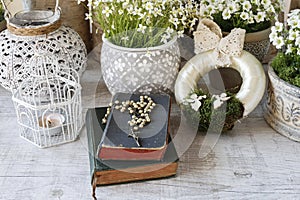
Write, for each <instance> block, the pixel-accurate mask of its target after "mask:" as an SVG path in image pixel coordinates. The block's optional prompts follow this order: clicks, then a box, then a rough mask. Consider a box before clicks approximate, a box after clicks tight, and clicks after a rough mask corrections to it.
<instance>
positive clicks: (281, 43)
mask: <svg viewBox="0 0 300 200" xmlns="http://www.w3.org/2000/svg"><path fill="white" fill-rule="evenodd" d="M286 23H287V27H285V26H284V24H283V23H281V22H276V23H275V26H272V28H271V34H270V41H271V43H272V44H273V45H274V46H275V47H276V49H281V50H283V51H284V53H285V54H294V55H296V54H297V55H300V9H296V10H292V11H291V12H290V13H289V14H288V18H287V22H286Z"/></svg>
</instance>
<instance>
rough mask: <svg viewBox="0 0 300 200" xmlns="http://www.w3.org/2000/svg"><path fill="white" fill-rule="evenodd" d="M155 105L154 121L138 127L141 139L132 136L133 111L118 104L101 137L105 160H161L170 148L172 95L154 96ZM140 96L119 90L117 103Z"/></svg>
mask: <svg viewBox="0 0 300 200" xmlns="http://www.w3.org/2000/svg"><path fill="white" fill-rule="evenodd" d="M150 97H151V99H152V100H153V101H154V102H155V104H156V105H155V107H154V109H153V110H152V111H151V113H150V118H151V122H150V123H149V124H147V125H146V126H144V127H143V128H142V129H139V130H138V142H139V143H140V146H138V144H137V143H136V141H135V139H134V138H132V137H129V134H130V133H132V127H130V125H129V124H128V121H130V120H131V115H130V113H129V112H121V111H120V110H118V109H115V108H114V107H113V108H112V110H111V113H110V115H109V117H108V119H107V125H106V128H105V130H104V134H103V137H102V139H101V142H100V145H99V149H98V157H99V158H100V159H102V160H160V159H162V157H163V154H164V153H165V151H166V147H167V144H168V133H169V130H168V129H169V115H170V105H171V103H170V96H169V95H150ZM139 98H140V95H136V94H134V95H132V94H124V93H118V94H116V95H115V96H114V98H113V102H115V101H119V102H123V101H128V100H134V101H138V100H139Z"/></svg>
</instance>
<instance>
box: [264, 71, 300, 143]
mask: <svg viewBox="0 0 300 200" xmlns="http://www.w3.org/2000/svg"><path fill="white" fill-rule="evenodd" d="M268 75H269V79H270V82H269V86H268V97H267V101H266V103H265V106H264V108H265V115H264V117H265V120H266V121H267V123H268V124H269V125H270V126H271V127H272V128H273V129H274V130H276V131H277V132H278V133H280V134H282V135H284V136H286V137H288V138H290V139H292V140H294V141H298V142H300V99H299V98H300V88H299V87H295V86H293V85H291V84H289V83H287V82H285V81H283V80H282V79H280V78H279V77H278V76H277V75H276V74H275V72H274V71H273V69H272V68H271V67H269V70H268Z"/></svg>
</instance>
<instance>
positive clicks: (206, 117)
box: [182, 90, 244, 132]
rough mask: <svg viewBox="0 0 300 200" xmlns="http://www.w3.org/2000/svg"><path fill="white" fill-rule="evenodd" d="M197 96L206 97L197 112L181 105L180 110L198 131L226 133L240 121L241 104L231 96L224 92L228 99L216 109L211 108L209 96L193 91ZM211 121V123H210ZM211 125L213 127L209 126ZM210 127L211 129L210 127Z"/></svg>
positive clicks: (211, 103) (199, 91)
mask: <svg viewBox="0 0 300 200" xmlns="http://www.w3.org/2000/svg"><path fill="white" fill-rule="evenodd" d="M194 92H195V93H196V94H197V95H198V96H203V95H207V98H206V99H203V100H202V101H201V102H202V105H201V107H200V109H199V111H198V112H197V111H195V110H193V109H192V108H191V106H190V105H184V104H182V109H183V113H184V115H185V117H186V118H187V120H188V121H189V123H191V125H193V126H196V127H197V126H198V129H199V130H200V131H207V130H208V128H211V130H213V131H223V132H225V131H228V130H231V129H232V128H233V126H234V123H235V122H236V121H237V120H239V119H241V118H242V116H243V113H244V107H243V104H242V103H241V102H240V101H239V100H238V99H237V98H236V97H235V96H234V95H233V94H232V93H229V92H226V94H227V96H228V97H231V98H230V99H229V100H227V102H226V103H223V104H222V106H221V107H220V108H218V109H214V108H213V100H212V99H211V95H209V94H206V93H204V92H203V91H202V90H195V91H194ZM225 109H226V116H225V123H224V113H223V112H224V110H225ZM212 120H213V121H212ZM212 124H213V126H211V125H212ZM210 126H211V127H210Z"/></svg>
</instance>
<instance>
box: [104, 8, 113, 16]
mask: <svg viewBox="0 0 300 200" xmlns="http://www.w3.org/2000/svg"><path fill="white" fill-rule="evenodd" d="M111 13H112V10H111V9H110V8H109V7H108V6H106V7H105V8H104V10H102V14H104V15H105V16H106V17H109V15H110V14H111Z"/></svg>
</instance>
